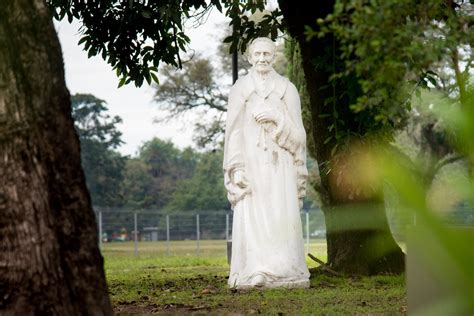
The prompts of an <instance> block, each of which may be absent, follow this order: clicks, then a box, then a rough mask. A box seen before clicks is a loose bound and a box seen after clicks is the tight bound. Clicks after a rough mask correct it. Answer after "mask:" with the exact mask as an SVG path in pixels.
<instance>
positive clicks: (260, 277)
mask: <svg viewBox="0 0 474 316" xmlns="http://www.w3.org/2000/svg"><path fill="white" fill-rule="evenodd" d="M274 58H275V44H274V43H273V42H272V41H271V40H270V39H268V38H257V39H255V40H254V41H253V42H252V44H251V45H250V47H249V61H250V63H251V64H252V68H251V70H250V72H249V73H248V74H247V75H246V76H244V77H242V78H241V79H239V80H238V81H237V82H236V83H235V84H234V86H233V87H232V89H231V90H230V95H229V104H228V108H227V125H226V132H225V149H224V164H223V167H224V178H225V186H226V189H227V192H228V195H227V196H228V199H229V201H230V203H231V204H232V209H233V210H234V223H233V230H232V261H231V268H230V276H229V286H230V287H236V288H251V287H268V288H272V287H287V288H293V287H309V272H308V268H307V266H306V262H305V256H304V244H303V235H302V228H301V218H300V213H299V210H300V207H301V206H302V200H303V197H304V196H305V194H306V179H307V176H308V172H307V169H306V133H305V130H304V128H303V123H302V119H301V104H300V99H299V96H298V91H297V90H296V88H295V86H294V85H293V84H292V83H291V82H290V81H289V80H288V79H287V78H285V77H282V76H280V75H279V74H277V73H276V72H275V70H274V69H273V67H272V64H273V61H274Z"/></svg>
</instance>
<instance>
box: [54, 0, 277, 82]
mask: <svg viewBox="0 0 474 316" xmlns="http://www.w3.org/2000/svg"><path fill="white" fill-rule="evenodd" d="M47 3H48V5H49V7H50V8H51V9H52V11H53V15H54V17H55V18H56V19H58V20H62V19H63V18H65V17H67V19H68V20H69V22H71V21H72V20H73V18H76V19H78V20H80V21H81V22H82V27H81V32H82V38H81V39H80V41H79V44H82V45H83V47H84V50H86V51H87V52H88V56H89V57H92V56H96V55H101V56H102V58H103V59H104V60H105V61H106V62H107V63H108V64H110V65H111V66H112V68H113V69H114V70H115V71H116V73H117V76H119V77H120V81H119V87H120V86H122V85H124V84H128V83H130V82H134V83H135V85H136V86H141V85H142V84H143V82H144V81H146V82H148V84H151V82H152V81H155V82H157V83H158V77H157V71H158V66H159V65H160V63H162V62H163V63H165V64H168V65H172V66H174V67H178V68H181V66H182V63H181V57H180V53H182V52H185V51H186V45H187V44H188V43H189V42H190V39H189V37H188V36H187V35H186V34H185V33H184V22H185V21H186V20H187V19H194V20H195V21H197V22H198V23H200V22H201V20H203V19H205V17H206V16H207V14H208V13H209V10H211V9H213V8H216V9H217V10H219V11H220V12H224V11H225V14H226V16H228V17H230V18H231V19H232V22H231V24H232V25H233V27H234V33H233V34H232V36H230V37H228V38H227V39H226V41H227V42H231V46H230V49H231V51H235V50H237V49H240V50H241V51H242V52H243V51H245V49H246V45H247V43H248V42H249V41H250V40H252V39H253V38H255V37H258V36H259V35H268V34H271V37H272V38H273V39H275V38H276V36H277V30H276V29H275V26H276V27H281V26H282V25H281V23H280V19H279V18H280V16H281V12H280V11H279V10H276V11H273V12H271V13H270V14H268V15H266V16H265V18H264V19H263V20H262V21H261V22H260V23H259V24H258V25H257V24H256V23H255V22H254V21H252V20H251V19H249V17H248V16H246V15H244V13H245V12H251V13H255V12H256V11H257V10H261V11H263V10H264V8H265V1H263V0H259V1H248V2H243V1H240V0H232V1H219V0H210V1H205V0H182V1H179V0H167V1H120V0H97V1H94V2H88V1H70V0H48V1H47Z"/></svg>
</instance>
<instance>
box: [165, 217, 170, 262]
mask: <svg viewBox="0 0 474 316" xmlns="http://www.w3.org/2000/svg"><path fill="white" fill-rule="evenodd" d="M166 253H167V254H168V255H169V254H170V216H169V215H166Z"/></svg>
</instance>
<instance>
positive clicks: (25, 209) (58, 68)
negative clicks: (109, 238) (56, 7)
mask: <svg viewBox="0 0 474 316" xmlns="http://www.w3.org/2000/svg"><path fill="white" fill-rule="evenodd" d="M63 68H64V67H63V61H62V55H61V48H60V44H59V41H58V38H57V35H56V33H55V30H54V26H53V23H52V20H51V15H50V12H49V11H48V10H47V8H46V7H45V5H44V2H43V0H2V4H1V6H0V214H1V216H0V314H1V315H111V314H112V309H111V305H110V301H109V298H108V293H107V286H106V283H105V274H104V270H103V259H102V256H101V254H100V251H99V249H98V244H97V226H96V222H95V217H94V213H93V211H92V207H91V202H90V197H89V194H88V192H87V189H86V185H85V180H84V174H83V172H82V168H81V162H80V149H79V140H78V137H77V135H76V132H75V129H74V125H73V121H72V118H71V114H70V113H71V101H70V96H69V92H68V90H67V88H66V85H65V81H64V69H63Z"/></svg>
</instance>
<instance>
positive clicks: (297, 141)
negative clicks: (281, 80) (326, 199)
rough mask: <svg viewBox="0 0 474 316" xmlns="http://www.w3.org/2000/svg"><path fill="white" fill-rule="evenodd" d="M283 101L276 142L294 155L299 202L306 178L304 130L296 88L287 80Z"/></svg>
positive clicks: (304, 193) (304, 192)
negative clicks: (283, 107)
mask: <svg viewBox="0 0 474 316" xmlns="http://www.w3.org/2000/svg"><path fill="white" fill-rule="evenodd" d="M283 101H284V102H285V104H286V110H287V112H286V113H282V115H280V119H279V122H278V123H277V129H276V132H275V138H276V142H277V143H278V145H279V146H281V147H283V148H285V149H287V150H288V151H289V152H291V153H292V154H293V156H294V161H295V166H296V172H297V186H298V197H299V198H300V204H301V203H302V199H303V198H304V196H305V195H306V180H307V178H308V170H307V169H306V132H305V129H304V126H303V119H302V116H301V102H300V97H299V94H298V90H297V89H296V87H295V86H294V85H293V84H292V83H291V82H288V86H287V88H286V91H285V94H284V96H283Z"/></svg>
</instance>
